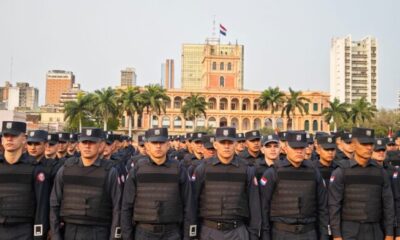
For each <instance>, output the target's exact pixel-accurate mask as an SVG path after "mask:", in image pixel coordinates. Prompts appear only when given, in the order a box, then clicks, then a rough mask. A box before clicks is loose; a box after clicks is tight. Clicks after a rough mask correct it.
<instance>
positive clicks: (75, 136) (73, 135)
mask: <svg viewBox="0 0 400 240" xmlns="http://www.w3.org/2000/svg"><path fill="white" fill-rule="evenodd" d="M68 141H69V142H72V143H75V142H77V141H78V134H77V133H70V134H69V140H68Z"/></svg>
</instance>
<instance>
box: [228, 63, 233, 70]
mask: <svg viewBox="0 0 400 240" xmlns="http://www.w3.org/2000/svg"><path fill="white" fill-rule="evenodd" d="M231 70H232V63H230V62H228V71H231Z"/></svg>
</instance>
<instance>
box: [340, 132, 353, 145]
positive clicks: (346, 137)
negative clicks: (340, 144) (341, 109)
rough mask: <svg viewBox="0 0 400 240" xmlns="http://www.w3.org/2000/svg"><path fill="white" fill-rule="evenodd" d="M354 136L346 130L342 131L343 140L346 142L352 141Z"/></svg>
mask: <svg viewBox="0 0 400 240" xmlns="http://www.w3.org/2000/svg"><path fill="white" fill-rule="evenodd" d="M352 138H353V134H351V133H346V132H341V133H340V139H341V140H342V141H344V142H345V143H351V139H352Z"/></svg>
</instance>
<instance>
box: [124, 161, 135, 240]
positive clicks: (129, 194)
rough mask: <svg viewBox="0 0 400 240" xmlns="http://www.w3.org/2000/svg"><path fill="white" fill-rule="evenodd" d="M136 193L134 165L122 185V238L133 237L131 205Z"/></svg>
mask: <svg viewBox="0 0 400 240" xmlns="http://www.w3.org/2000/svg"><path fill="white" fill-rule="evenodd" d="M135 195H136V166H135V167H134V168H133V169H131V171H130V172H129V175H128V177H127V179H126V182H125V186H124V194H123V197H122V205H121V230H122V238H123V239H128V240H130V239H133V237H134V226H133V225H132V219H133V205H134V203H135Z"/></svg>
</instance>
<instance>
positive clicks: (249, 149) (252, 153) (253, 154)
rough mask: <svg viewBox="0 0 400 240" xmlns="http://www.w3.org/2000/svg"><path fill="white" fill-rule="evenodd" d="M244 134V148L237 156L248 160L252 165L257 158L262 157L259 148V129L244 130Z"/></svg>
mask: <svg viewBox="0 0 400 240" xmlns="http://www.w3.org/2000/svg"><path fill="white" fill-rule="evenodd" d="M244 136H245V138H246V142H245V145H246V149H245V150H243V151H242V152H241V153H240V154H239V157H241V158H243V159H244V160H246V161H248V162H249V163H250V164H251V165H254V163H255V162H256V160H257V159H259V158H261V159H263V158H264V156H263V155H262V152H261V151H260V150H261V141H260V140H261V135H260V131H258V130H253V131H249V132H246V133H245V134H244Z"/></svg>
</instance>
